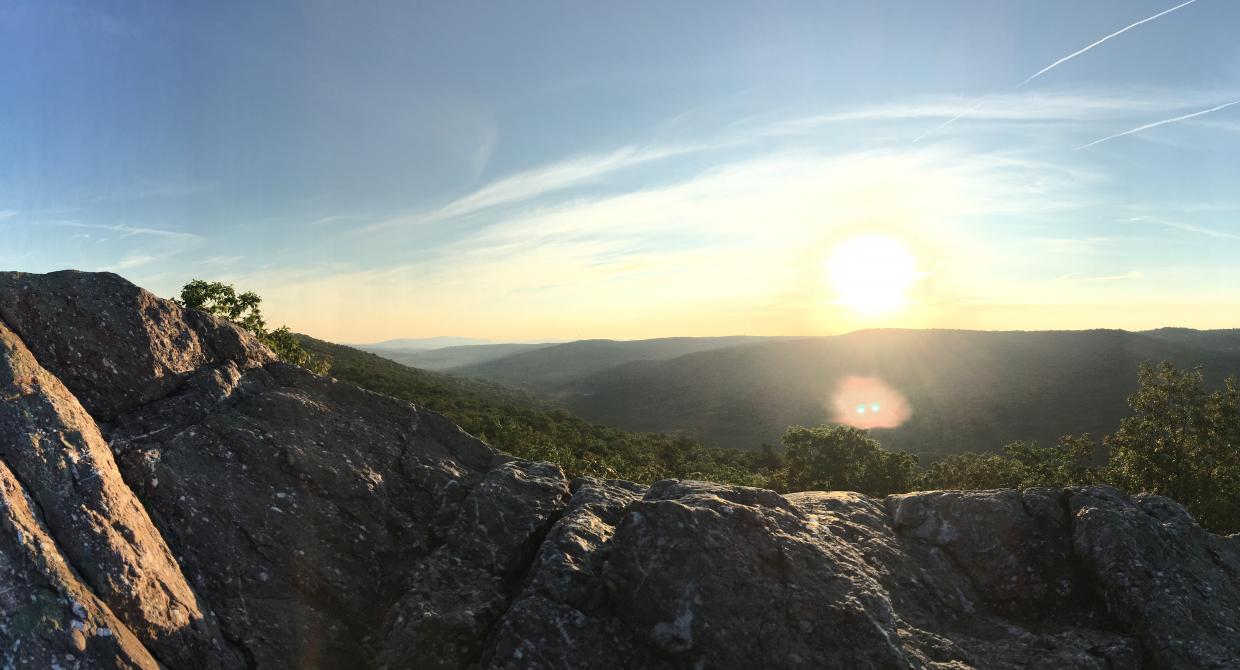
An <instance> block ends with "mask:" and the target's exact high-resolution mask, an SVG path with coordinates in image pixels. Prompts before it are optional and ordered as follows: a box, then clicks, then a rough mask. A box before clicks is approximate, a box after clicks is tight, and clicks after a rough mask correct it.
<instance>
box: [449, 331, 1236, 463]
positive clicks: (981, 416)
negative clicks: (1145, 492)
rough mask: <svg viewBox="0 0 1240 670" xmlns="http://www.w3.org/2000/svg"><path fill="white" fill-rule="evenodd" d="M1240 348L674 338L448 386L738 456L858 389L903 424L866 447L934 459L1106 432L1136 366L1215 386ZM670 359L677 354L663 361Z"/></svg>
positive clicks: (1090, 336) (940, 336) (488, 372)
mask: <svg viewBox="0 0 1240 670" xmlns="http://www.w3.org/2000/svg"><path fill="white" fill-rule="evenodd" d="M1238 334H1240V331H1191V330H1186V329H1163V330H1159V331H1150V332H1143V333H1134V332H1127V331H1118V330H1091V331H1040V332H981V331H959V330H870V331H859V332H855V333H850V334H847V335H841V336H833V337H812V338H798V339H787V338H785V339H778V340H768V341H762V340H752V339H751V340H745V339H739V338H734V339H733V341H732V342H730V343H729V342H721V341H719V339H716V338H710V339H709V340H707V341H703V342H695V341H694V340H693V339H691V338H677V340H674V342H675V344H674V345H672V346H668V345H667V344H665V345H664V346H663V347H662V348H657V347H652V349H654V350H656V351H657V352H659V353H660V354H662V356H663V357H662V358H661V359H657V360H651V359H649V358H648V359H646V360H641V359H640V358H639V357H638V356H639V355H638V350H635V349H632V348H630V349H628V350H627V351H626V350H625V345H631V344H634V343H616V342H600V341H586V342H574V343H569V344H564V345H556V346H552V347H546V348H543V349H539V350H537V351H532V352H523V353H518V354H514V355H511V356H507V357H504V358H500V359H497V360H494V361H490V362H488V363H485V364H481V365H474V366H469V367H465V368H458V369H455V370H453V371H452V372H453V373H454V374H468V375H472V376H476V377H482V378H486V379H490V380H493V381H498V382H501V383H504V384H514V385H515V384H521V385H523V386H525V387H526V388H531V389H535V390H538V391H540V392H543V393H546V394H549V395H551V396H554V397H555V398H556V399H557V400H558V401H559V402H560V403H562V404H563V405H564V406H566V407H567V408H568V409H570V410H571V411H572V412H574V413H575V414H577V415H579V416H582V417H583V418H586V419H588V420H590V421H596V422H600V423H605V424H609V425H614V426H617V427H621V428H624V429H626V430H636V431H658V432H674V433H680V434H686V435H689V436H693V437H700V438H702V439H703V440H704V441H705V442H706V443H707V444H708V445H712V446H726V447H733V448H740V449H756V448H758V447H759V446H760V445H762V444H763V443H769V444H775V443H777V442H778V440H779V437H780V435H781V434H782V433H783V431H784V429H785V428H786V427H787V426H789V425H793V424H806V425H809V424H818V423H823V422H827V421H831V420H832V419H833V418H834V416H833V415H834V413H835V410H834V409H833V408H832V407H831V405H832V400H833V398H834V396H835V394H836V389H837V386H838V385H839V384H840V382H841V381H842V380H844V379H846V378H848V377H850V376H863V377H867V378H871V379H877V380H881V381H882V382H884V383H885V384H886V385H888V386H890V387H891V388H893V389H895V390H896V391H897V392H899V393H900V394H902V395H903V396H904V397H905V398H907V402H908V404H909V405H910V407H911V410H912V415H911V417H910V418H909V419H908V420H907V421H906V422H905V423H903V424H902V425H900V426H899V427H896V428H879V429H875V430H874V435H875V437H877V438H878V439H879V440H881V441H882V443H883V445H884V446H885V447H888V448H891V449H901V450H907V451H911V452H913V453H917V454H920V455H922V456H923V457H934V456H936V455H942V454H946V453H954V452H960V451H990V450H994V449H997V448H998V447H1000V446H1002V445H1003V444H1006V443H1009V442H1012V441H1015V440H1022V439H1036V440H1039V441H1040V442H1042V443H1052V442H1054V441H1055V440H1056V439H1057V438H1058V437H1059V436H1060V435H1064V434H1069V433H1081V432H1090V433H1093V434H1095V435H1097V434H1101V433H1104V432H1110V431H1112V430H1114V429H1115V427H1116V425H1117V424H1118V421H1119V420H1120V419H1121V418H1122V417H1124V416H1127V415H1129V414H1130V411H1129V409H1128V407H1127V403H1126V398H1127V396H1128V395H1129V394H1130V393H1131V392H1133V391H1135V390H1136V388H1137V369H1138V366H1139V365H1140V363H1142V362H1158V361H1163V360H1166V361H1170V362H1172V363H1174V364H1176V365H1178V366H1181V367H1192V366H1195V365H1199V364H1200V365H1204V366H1205V369H1206V373H1207V379H1208V380H1209V381H1210V382H1211V383H1218V382H1219V381H1220V380H1221V379H1222V378H1223V377H1225V376H1226V375H1228V374H1235V373H1240V347H1237V346H1236V345H1238V344H1240V335H1238ZM652 342H667V341H652ZM729 345H730V346H729ZM676 348H679V349H681V350H683V351H685V353H684V354H683V355H679V356H675V355H672V353H671V352H673V351H674V350H675V349H676ZM695 348H696V349H697V351H692V350H693V349H695ZM626 357H627V358H628V360H623V359H624V358H626ZM616 361H619V362H616Z"/></svg>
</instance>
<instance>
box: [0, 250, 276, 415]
mask: <svg viewBox="0 0 1240 670" xmlns="http://www.w3.org/2000/svg"><path fill="white" fill-rule="evenodd" d="M0 320H3V321H4V322H5V323H7V324H8V326H9V328H11V329H12V330H14V331H16V332H17V334H18V335H19V336H21V337H22V338H23V339H24V340H25V341H26V346H28V347H29V348H30V349H31V350H32V351H33V352H34V354H35V356H36V357H37V358H38V360H39V363H40V364H41V365H42V366H43V367H45V368H47V369H48V370H50V371H51V372H52V374H54V375H56V376H57V377H59V378H60V380H61V381H62V382H63V383H64V384H65V385H66V386H68V387H69V389H70V390H71V391H73V394H74V395H75V396H76V397H77V399H78V401H79V402H81V403H82V405H83V406H84V407H86V409H87V410H88V411H89V412H90V413H91V415H92V416H94V417H95V418H96V419H98V420H100V421H110V420H112V419H113V418H115V417H116V416H117V415H119V414H121V413H123V412H126V411H129V410H132V409H135V408H137V407H140V406H142V405H143V404H145V403H148V402H150V401H152V400H156V399H159V398H162V397H164V396H166V395H168V394H169V393H171V392H172V391H173V390H175V389H176V388H177V387H178V386H180V384H181V382H182V381H183V380H184V379H185V377H186V376H187V375H189V374H190V373H192V372H194V371H196V370H198V368H200V367H202V366H203V365H206V364H211V363H220V362H223V361H233V362H235V363H236V364H237V365H238V366H240V367H241V368H243V369H246V368H253V367H257V366H260V365H263V364H265V363H268V362H270V361H272V360H274V359H275V356H274V354H272V353H271V351H270V350H268V349H267V348H266V347H265V346H263V345H262V343H260V342H259V341H258V340H257V339H255V338H254V337H253V336H252V335H250V334H249V333H247V332H246V331H244V330H242V329H240V328H237V327H236V326H234V325H232V324H230V323H228V322H226V321H221V320H219V319H213V318H211V317H209V316H207V315H206V314H203V313H201V312H197V311H194V310H183V309H181V308H180V307H179V306H177V305H176V304H175V303H173V302H171V301H169V300H161V299H159V298H157V297H155V296H154V295H152V294H151V293H149V292H147V291H145V290H143V289H141V288H139V287H137V286H134V285H133V284H131V283H129V282H128V281H125V280H124V279H122V278H121V277H119V276H117V275H114V274H111V273H86V272H75V271H73V270H65V271H63V272H52V273H49V274H42V275H40V274H28V273H24V272H6V273H0Z"/></svg>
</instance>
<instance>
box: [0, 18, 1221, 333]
mask: <svg viewBox="0 0 1240 670" xmlns="http://www.w3.org/2000/svg"><path fill="white" fill-rule="evenodd" d="M363 4H364V5H365V6H364V7H359V5H363ZM1176 4H1178V3H1176V2H1167V1H1164V0H1157V1H1148V0H1125V1H1123V2H1101V1H1091V2H1079V1H1073V2H1067V1H1065V2H1059V1H1047V2H1038V3H1031V2H1000V1H998V0H985V1H977V2H972V1H969V2H963V1H961V2H953V1H943V2H934V3H927V2H914V1H911V0H910V1H907V2H894V1H893V2H878V1H874V0H867V1H856V2H814V3H768V2H764V3H745V4H741V3H698V2H684V3H611V4H607V5H604V3H488V4H483V3H473V2H470V3H441V4H440V5H435V4H432V3H408V2H390V3H382V2H373V3H334V2H332V3H329V2H323V3H316V2H295V3H292V2H290V3H276V2H264V3H227V2H218V3H155V2H150V3H144V2H117V3H109V2H90V3H81V4H74V3H61V2H54V1H45V0H40V1H38V2H11V1H6V2H0V91H3V92H4V104H3V105H0V232H2V233H3V240H4V242H3V244H0V267H4V268H5V269H18V270H27V271H48V270H53V269H60V268H65V267H73V268H78V269H84V270H101V269H110V270H113V271H116V272H119V273H121V274H124V275H125V276H127V277H129V278H130V279H132V280H133V281H135V282H137V283H139V284H142V285H143V286H146V287H147V288H150V289H151V290H153V291H155V292H156V293H160V294H162V295H173V294H175V293H176V291H177V289H178V287H179V286H180V285H181V284H183V283H184V282H186V281H188V280H189V279H191V278H195V277H198V278H207V279H222V280H226V281H231V282H235V283H237V284H238V285H239V286H241V287H244V288H248V289H253V290H256V291H258V292H259V293H261V294H262V295H263V296H264V297H265V298H266V304H267V311H268V312H269V316H270V317H271V318H270V319H269V320H271V321H275V322H279V323H288V324H289V325H290V326H292V327H293V328H295V329H299V330H302V331H304V332H308V333H311V334H315V335H318V336H321V337H327V338H331V339H336V340H341V341H370V340H381V339H387V338H392V337H425V336H434V335H468V336H478V337H489V338H493V339H516V340H533V339H571V338H578V337H616V338H632V337H654V336H665V335H705V334H725V333H753V334H761V333H769V334H774V333H779V334H818V333H833V332H841V331H845V330H850V329H853V328H857V327H865V326H874V325H895V326H916V327H923V326H924V327H965V328H1086V327H1126V328H1143V327H1153V326H1159V325H1188V326H1198V327H1225V326H1236V325H1238V324H1237V323H1236V321H1235V316H1236V315H1237V314H1240V310H1238V309H1237V308H1238V307H1240V264H1237V263H1236V260H1237V259H1240V218H1238V217H1240V188H1238V187H1240V105H1236V106H1233V107H1227V108H1222V109H1218V110H1217V111H1214V112H1212V113H1209V114H1203V115H1200V116H1195V117H1192V118H1187V119H1184V120H1181V121H1178V122H1173V123H1167V124H1164V125H1159V126H1155V127H1151V128H1148V129H1146V130H1142V131H1140V132H1135V133H1132V134H1129V135H1124V136H1121V137H1116V138H1114V139H1110V140H1107V141H1104V142H1101V143H1098V144H1094V145H1092V146H1088V147H1086V148H1080V147H1082V146H1084V145H1087V144H1090V143H1092V142H1095V141H1097V140H1100V139H1103V138H1107V137H1109V136H1112V135H1116V134H1119V133H1123V132H1125V131H1128V130H1131V129H1135V128H1139V127H1141V126H1144V125H1147V124H1152V123H1157V122H1160V121H1164V120H1168V119H1173V118H1177V117H1181V116H1186V115H1190V114H1194V113H1197V112H1201V111H1204V110H1207V109H1212V108H1215V107H1219V106H1221V105H1225V104H1227V103H1229V102H1233V101H1236V100H1240V41H1238V40H1236V38H1235V27H1236V26H1237V25H1240V4H1237V3H1234V2H1230V1H1229V0H1197V1H1196V2H1193V3H1191V4H1188V5H1186V6H1183V7H1181V8H1179V9H1177V10H1175V11H1173V12H1170V13H1168V14H1166V15H1164V16H1161V17H1159V18H1157V19H1154V20H1151V21H1149V22H1147V23H1144V24H1141V25H1138V26H1135V27H1133V28H1132V29H1131V30H1128V31H1126V32H1124V33H1122V34H1120V35H1117V36H1115V37H1114V38H1113V39H1110V40H1108V41H1106V42H1104V43H1101V44H1099V45H1097V46H1095V47H1094V48H1092V49H1089V50H1087V51H1085V52H1083V53H1081V54H1079V55H1077V56H1075V57H1073V58H1071V59H1069V60H1067V61H1064V62H1062V63H1060V64H1059V65H1057V66H1055V67H1054V68H1053V69H1051V70H1049V71H1047V72H1045V73H1044V74H1042V75H1041V76H1039V77H1037V78H1036V79H1034V80H1033V81H1031V82H1029V83H1027V84H1025V85H1023V86H1020V84H1021V82H1022V81H1024V80H1025V79H1026V78H1028V77H1029V76H1030V75H1032V74H1034V73H1035V72H1038V71H1039V70H1041V69H1042V68H1044V67H1046V66H1048V65H1050V64H1052V63H1054V62H1055V61H1056V60H1058V59H1060V58H1063V57H1065V56H1068V55H1069V54H1072V53H1074V52H1076V51H1078V50H1080V49H1082V48H1083V47H1086V46H1087V45H1089V44H1091V43H1093V42H1095V41H1096V40H1098V39H1100V38H1102V37H1104V36H1106V35H1109V34H1111V33H1114V32H1116V31H1118V30H1120V29H1122V28H1124V27H1125V26H1129V25H1131V24H1133V23H1135V22H1137V21H1140V20H1142V19H1145V18H1148V17H1150V16H1153V15H1155V14H1157V13H1159V12H1162V11H1164V10H1167V9H1169V8H1171V7H1173V6H1175V5H1176ZM979 104H980V106H979ZM966 110H972V111H971V112H969V113H967V114H965V115H964V116H962V117H960V118H959V119H957V120H956V121H954V122H952V123H949V124H947V125H946V126H943V124H944V123H945V122H948V121H949V120H951V119H952V118H954V117H956V116H957V115H958V114H960V113H962V112H966ZM940 126H943V127H941V128H940ZM859 235H860V236H867V235H881V236H884V237H886V238H891V239H896V240H899V241H900V243H901V244H903V245H905V246H906V247H907V248H908V249H910V250H911V252H912V254H913V255H914V256H915V258H916V265H917V268H916V271H917V273H916V281H915V283H914V284H915V285H913V286H911V287H910V288H909V296H908V297H909V300H908V302H907V305H906V306H905V307H904V308H902V309H899V310H896V311H894V312H889V313H884V314H881V315H876V314H865V313H857V312H856V311H855V310H850V309H848V308H847V307H846V306H844V305H842V304H841V301H839V300H838V299H836V298H837V297H838V296H834V295H833V293H832V292H833V290H834V289H833V287H832V286H831V285H830V284H829V282H827V281H825V280H824V276H825V274H826V273H825V272H824V268H823V264H824V262H828V259H830V258H832V249H834V248H837V247H838V246H839V245H840V244H842V243H843V242H844V241H846V240H847V239H848V238H849V237H856V236H859ZM836 288H838V287H836Z"/></svg>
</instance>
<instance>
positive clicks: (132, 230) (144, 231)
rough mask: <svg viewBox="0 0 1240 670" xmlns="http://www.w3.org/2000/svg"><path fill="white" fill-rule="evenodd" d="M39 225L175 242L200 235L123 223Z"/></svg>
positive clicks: (75, 222)
mask: <svg viewBox="0 0 1240 670" xmlns="http://www.w3.org/2000/svg"><path fill="white" fill-rule="evenodd" d="M40 225H45V226H64V227H66V228H90V229H95V230H108V231H112V232H114V233H120V237H121V238H125V237H133V236H135V235H151V236H154V237H162V238H167V239H177V240H187V241H188V240H195V241H197V240H201V239H203V238H202V236H200V235H195V234H193V233H184V232H180V231H176V230H163V229H160V228H143V227H140V226H128V225H125V224H123V223H117V224H103V223H81V222H79V221H43V222H40Z"/></svg>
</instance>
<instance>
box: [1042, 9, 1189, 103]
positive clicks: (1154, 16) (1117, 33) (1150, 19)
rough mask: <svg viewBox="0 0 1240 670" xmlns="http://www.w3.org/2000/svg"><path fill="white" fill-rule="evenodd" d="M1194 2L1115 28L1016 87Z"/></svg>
mask: <svg viewBox="0 0 1240 670" xmlns="http://www.w3.org/2000/svg"><path fill="white" fill-rule="evenodd" d="M1194 2H1197V0H1188V2H1184V3H1181V4H1178V5H1176V6H1175V7H1172V8H1171V9H1166V10H1163V11H1161V12H1159V13H1157V14H1155V15H1153V16H1148V17H1146V18H1144V19H1141V20H1140V21H1137V22H1136V23H1133V24H1130V25H1127V26H1124V27H1123V28H1120V29H1119V30H1117V31H1115V32H1113V33H1111V34H1110V35H1107V36H1106V37H1103V38H1102V39H1100V40H1098V41H1096V42H1094V43H1092V44H1090V45H1089V46H1087V47H1085V48H1084V49H1081V50H1079V51H1074V52H1072V53H1070V54H1068V55H1067V56H1064V57H1063V58H1060V59H1059V60H1057V61H1055V62H1054V63H1051V64H1050V65H1047V66H1046V67H1044V68H1042V69H1041V70H1038V71H1037V72H1035V73H1033V74H1031V75H1029V78H1027V79H1025V80H1024V81H1022V82H1021V83H1020V84H1019V85H1018V87H1019V86H1024V85H1025V84H1028V83H1029V82H1031V81H1033V80H1034V79H1037V78H1038V77H1041V76H1042V75H1044V74H1046V73H1047V72H1050V71H1051V70H1053V69H1055V68H1056V67H1058V66H1059V65H1062V64H1063V63H1066V62H1068V61H1070V60H1072V59H1073V58H1076V57H1077V56H1080V55H1081V54H1083V53H1085V52H1086V51H1089V50H1090V49H1092V48H1094V47H1096V46H1098V45H1099V44H1102V43H1103V42H1106V41H1107V40H1110V39H1112V38H1115V37H1119V36H1120V35H1123V34H1124V33H1126V32H1128V31H1129V30H1132V29H1133V28H1136V27H1137V26H1139V25H1141V24H1143V23H1149V22H1150V21H1153V20H1154V19H1156V18H1158V17H1160V16H1164V15H1166V14H1170V13H1171V12H1174V11H1175V10H1177V9H1180V8H1181V7H1187V6H1188V5H1191V4H1193V3H1194Z"/></svg>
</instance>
